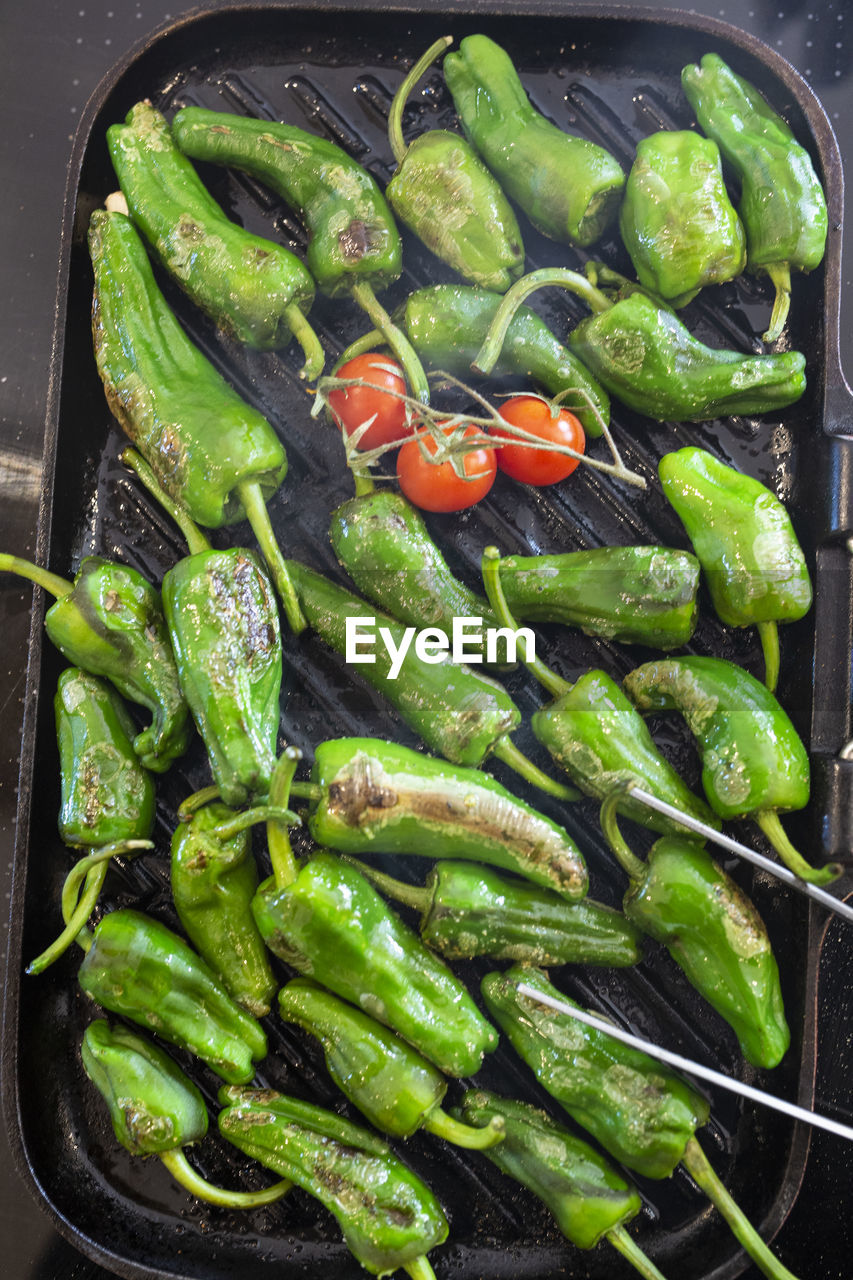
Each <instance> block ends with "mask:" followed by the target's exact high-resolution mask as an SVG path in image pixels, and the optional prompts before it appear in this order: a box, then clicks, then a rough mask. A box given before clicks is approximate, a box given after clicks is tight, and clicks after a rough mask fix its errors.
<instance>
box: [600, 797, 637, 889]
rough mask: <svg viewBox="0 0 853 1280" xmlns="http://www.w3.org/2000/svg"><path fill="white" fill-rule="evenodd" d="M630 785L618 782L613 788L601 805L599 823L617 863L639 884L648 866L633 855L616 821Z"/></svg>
mask: <svg viewBox="0 0 853 1280" xmlns="http://www.w3.org/2000/svg"><path fill="white" fill-rule="evenodd" d="M630 785H631V783H630V782H629V781H625V782H618V783H617V784H616V785H615V786H614V787H611V789H610V790H609V791H608V793H607V795H606V796H605V797H604V801H603V803H602V805H601V810H600V812H599V821H600V823H601V830H602V831H603V832H604V836H605V839H606V840H607V843H608V844H609V845H610V848H611V850H612V851H613V855H614V857H615V858H616V861H617V862H618V863H619V865H620V867H621V868H622V870H623V871H624V872H626V874H627V875H628V877H629V878H630V879H631V881H633V882H635V883H637V882H639V881H641V880H643V879H644V877H645V874H646V864H645V863H644V862H643V861H642V859H641V858H638V857H637V856H636V854H634V853H632V851H631V849H630V848H629V846H628V844H627V842H626V840H625V837H624V836H623V835H622V832H621V831H620V830H619V823H618V822H617V820H616V811H617V808H618V806H619V802H620V800H622V799H624V797H625V795H626V794H627V792H628V788H629V787H630Z"/></svg>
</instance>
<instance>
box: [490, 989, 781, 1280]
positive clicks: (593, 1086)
mask: <svg viewBox="0 0 853 1280" xmlns="http://www.w3.org/2000/svg"><path fill="white" fill-rule="evenodd" d="M519 984H523V985H525V986H527V987H530V988H532V989H533V990H535V991H537V992H539V993H541V994H542V995H545V996H546V997H549V998H551V999H556V1000H559V1001H561V1002H563V1003H564V1004H567V1005H573V1004H574V1003H575V1002H574V1001H573V1000H570V999H568V998H567V997H566V996H565V995H564V994H563V993H562V992H560V991H558V990H557V989H556V988H555V987H553V986H552V985H551V983H550V982H549V981H548V979H547V978H546V977H545V975H544V974H543V973H541V972H540V971H539V970H537V969H531V968H528V967H526V966H525V967H522V966H515V967H514V968H512V969H509V970H507V972H506V973H502V974H501V973H491V974H488V975H487V976H486V977H485V978H484V979H483V983H482V989H483V996H484V998H485V1001H486V1005H487V1007H488V1009H489V1011H490V1013H492V1015H493V1016H494V1018H495V1019H496V1021H497V1022H498V1023H499V1024H500V1026H501V1028H502V1029H503V1031H504V1032H505V1033H506V1035H507V1036H508V1038H509V1040H510V1042H511V1043H512V1046H513V1048H514V1049H515V1050H516V1052H517V1053H518V1055H519V1057H520V1058H522V1060H523V1061H524V1062H526V1063H527V1065H528V1066H529V1067H530V1068H531V1070H532V1071H533V1073H534V1074H535V1076H536V1078H537V1080H538V1081H539V1082H540V1084H541V1085H542V1086H543V1087H544V1088H545V1089H546V1090H547V1092H548V1093H550V1094H551V1096H552V1097H553V1098H555V1099H556V1100H557V1102H559V1103H560V1105H561V1106H563V1107H564V1108H565V1109H566V1111H567V1112H568V1113H569V1115H570V1116H572V1118H573V1119H574V1120H575V1121H576V1122H577V1123H578V1124H580V1125H581V1126H582V1127H583V1128H584V1129H586V1130H587V1131H588V1132H589V1133H591V1134H592V1135H593V1137H595V1138H596V1139H597V1140H598V1141H599V1142H600V1143H601V1145H602V1146H603V1147H604V1149H605V1151H607V1152H608V1153H609V1154H610V1155H612V1156H613V1157H614V1158H615V1159H616V1160H619V1161H620V1162H621V1163H622V1164H624V1165H625V1166H626V1168H628V1169H632V1170H634V1172H636V1173H639V1174H642V1175H643V1176H645V1177H648V1178H667V1177H669V1176H670V1174H672V1173H673V1172H674V1171H675V1168H676V1166H677V1165H679V1164H683V1165H684V1167H685V1169H687V1171H688V1172H689V1173H690V1175H691V1177H692V1178H693V1180H694V1181H695V1182H696V1183H697V1184H698V1185H699V1187H701V1189H702V1190H703V1191H704V1192H705V1194H706V1195H707V1196H708V1197H709V1199H710V1200H711V1201H712V1203H713V1204H714V1206H715V1207H716V1208H717V1209H718V1210H719V1212H720V1213H721V1214H722V1216H723V1217H724V1218H725V1220H726V1222H727V1223H728V1224H729V1226H730V1227H731V1229H732V1232H733V1233H734V1235H735V1236H736V1237H737V1239H738V1241H739V1242H740V1244H741V1245H742V1246H743V1248H744V1249H745V1250H746V1252H747V1253H748V1254H749V1255H750V1257H751V1258H752V1259H753V1261H754V1262H755V1263H757V1265H758V1267H759V1268H760V1270H761V1271H763V1273H764V1274H765V1275H766V1276H767V1277H768V1280H795V1277H793V1276H792V1273H791V1272H790V1271H789V1270H788V1268H787V1267H784V1266H783V1265H782V1263H781V1262H779V1261H778V1259H777V1258H775V1257H774V1255H773V1254H772V1253H771V1252H770V1250H769V1249H768V1247H767V1245H766V1244H765V1243H764V1242H763V1240H762V1239H761V1237H760V1236H759V1235H758V1232H757V1231H756V1230H755V1228H754V1227H753V1226H752V1225H751V1223H750V1222H749V1221H748V1220H747V1218H746V1217H745V1215H744V1213H743V1211H742V1210H741V1209H740V1208H739V1206H738V1205H737V1204H736V1203H735V1201H734V1200H733V1199H732V1197H731V1196H730V1195H729V1193H728V1191H726V1189H725V1187H724V1186H723V1184H722V1183H721V1182H720V1180H719V1178H718V1177H717V1175H716V1173H715V1172H714V1170H713V1168H712V1167H711V1165H710V1163H709V1161H708V1159H707V1157H706V1156H705V1153H704V1152H703V1150H702V1148H701V1146H700V1145H699V1143H698V1142H697V1140H696V1138H695V1137H694V1131H695V1130H696V1129H697V1128H699V1127H700V1126H701V1125H703V1124H705V1122H706V1121H707V1119H708V1115H709V1107H708V1103H707V1102H706V1100H705V1099H704V1098H703V1097H702V1096H701V1095H700V1094H698V1093H697V1092H696V1091H695V1089H693V1088H692V1087H691V1086H690V1085H689V1084H688V1083H687V1082H686V1081H685V1080H683V1079H682V1078H681V1077H680V1076H677V1075H674V1074H673V1073H672V1072H671V1071H669V1070H668V1069H667V1068H666V1067H663V1066H661V1064H660V1063H659V1062H657V1061H655V1059H654V1058H651V1057H649V1056H648V1054H646V1053H643V1052H642V1051H640V1050H638V1049H634V1048H632V1047H630V1046H628V1045H625V1044H623V1043H622V1042H621V1041H619V1040H616V1039H615V1038H614V1037H613V1036H609V1035H607V1034H606V1033H605V1032H604V1031H599V1030H598V1028H596V1027H590V1026H587V1025H586V1024H584V1023H581V1022H580V1021H579V1020H578V1019H576V1018H573V1017H571V1015H570V1014H567V1013H563V1012H560V1011H558V1010H556V1009H554V1008H553V1007H552V1006H550V1005H547V1004H544V1003H542V1002H540V1001H539V1000H536V999H535V998H533V997H531V996H527V995H522V993H521V992H520V991H519V990H518V986H519Z"/></svg>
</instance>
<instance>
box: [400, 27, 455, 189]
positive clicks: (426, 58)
mask: <svg viewBox="0 0 853 1280" xmlns="http://www.w3.org/2000/svg"><path fill="white" fill-rule="evenodd" d="M451 44H453V36H440V37H439V39H438V40H436V41H435V42H434V43H433V44H431V45H430V47H429V48H428V49H427V51H426V53H423V54H421V56H420V57H419V58H418V60H417V62H416V63H415V65H414V66H413V67H412V69H411V70H410V71H409V74H408V75H407V76H406V77H405V79H404V80H403V82H402V84H401V85H400V87H399V89H398V90H397V92H396V93H395V94H394V97H393V100H392V102H391V110H390V111H389V112H388V142H389V143H390V146H391V150H392V152H393V153H394V159H395V160H396V161H397V164H398V165H399V164H402V162H403V158H404V156H405V154H406V152H407V151H408V147H407V146H406V144H405V142H404V141H403V111H404V110H405V107H406V100H407V99H408V97H409V94H410V93H411V92H412V90H413V89H414V87H415V85H416V84H417V82H418V81H419V80H420V78H421V76H422V75H423V74H424V72H425V71H428V70H429V68H430V67H431V66H432V64H433V63H434V62H435V60H436V58H437V57H438V55H439V54H440V53H444V51H445V49H446V48H447V47H448V45H451Z"/></svg>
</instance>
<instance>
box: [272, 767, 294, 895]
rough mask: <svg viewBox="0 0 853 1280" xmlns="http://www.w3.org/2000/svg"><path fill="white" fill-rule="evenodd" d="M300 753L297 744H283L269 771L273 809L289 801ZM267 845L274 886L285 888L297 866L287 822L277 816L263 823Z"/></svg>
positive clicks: (292, 878) (290, 882)
mask: <svg viewBox="0 0 853 1280" xmlns="http://www.w3.org/2000/svg"><path fill="white" fill-rule="evenodd" d="M301 759H302V752H301V751H300V750H299V748H298V747H285V749H284V751H283V752H282V754H281V755H280V756H279V758H278V762H277V764H276V766H275V769H274V770H273V775H272V780H271V782H270V789H269V795H268V796H267V799H268V800H269V803H270V804H271V805H272V806H274V807H275V808H277V809H278V808H280V809H286V808H287V805H288V802H289V800H290V784H291V782H292V781H293V775H294V773H295V772H296V769H297V766H298V764H299V761H300V760H301ZM267 846H268V848H269V853H270V860H271V862H272V870H273V876H274V877H275V883H276V888H278V889H286V888H287V886H288V885H289V884H293V881H294V880H295V879H296V876H297V874H298V871H299V868H298V867H297V865H296V858H295V856H294V853H293V846H292V845H291V843H290V832H289V830H288V828H287V825H286V824H285V823H283V822H281V821H280V820H279V819H278V818H271V819H270V820H269V821H268V822H267Z"/></svg>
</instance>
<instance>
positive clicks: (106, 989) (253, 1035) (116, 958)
mask: <svg viewBox="0 0 853 1280" xmlns="http://www.w3.org/2000/svg"><path fill="white" fill-rule="evenodd" d="M81 945H83V946H85V947H86V948H87V950H86V955H85V956H84V958H83V963H82V964H81V966H80V970H79V973H78V979H79V982H80V986H81V988H82V989H83V991H85V992H86V993H87V995H90V996H91V997H92V999H93V1000H95V1001H97V1003H98V1004H100V1005H102V1006H103V1008H104V1009H107V1010H108V1011H109V1012H110V1013H116V1014H119V1015H121V1016H122V1017H125V1018H129V1019H130V1020H131V1021H132V1022H136V1023H137V1024H138V1025H139V1026H142V1027H145V1028H147V1029H148V1030H149V1031H153V1032H155V1033H156V1034H157V1035H158V1036H160V1037H161V1039H163V1040H168V1041H169V1043H170V1044H174V1045H177V1046H178V1048H180V1049H187V1050H189V1052H190V1053H193V1054H195V1055H196V1057H198V1058H201V1060H202V1061H203V1062H206V1063H207V1065H208V1066H209V1067H210V1068H211V1070H212V1071H215V1072H216V1074H217V1075H219V1076H221V1077H222V1079H223V1080H227V1081H228V1082H229V1083H230V1084H246V1083H247V1082H248V1081H249V1080H251V1078H252V1076H253V1075H254V1073H255V1065H254V1064H255V1062H258V1061H260V1059H261V1058H264V1057H265V1056H266V1052H267V1038H266V1035H265V1034H264V1031H263V1028H262V1027H261V1025H260V1023H259V1022H257V1021H256V1020H255V1019H254V1018H253V1017H252V1016H251V1014H248V1013H246V1011H245V1009H241V1008H240V1006H239V1005H238V1004H236V1003H235V1002H234V1000H232V999H231V997H230V996H229V995H228V992H227V991H226V990H225V988H224V986H223V985H222V983H221V982H220V981H219V979H218V978H217V977H215V976H214V974H213V972H212V971H211V970H210V969H209V968H208V966H207V965H206V964H205V962H204V961H203V960H202V959H201V958H200V957H199V956H197V955H196V954H195V952H194V951H193V950H192V948H191V947H190V946H188V944H187V943H186V942H185V941H184V940H183V938H181V937H180V936H179V935H178V934H177V933H174V932H173V930H171V929H169V928H168V927H167V926H166V925H165V924H163V923H162V922H161V921H159V920H156V919H154V918H153V917H152V916H147V915H143V914H142V912H140V911H134V910H132V909H131V908H121V909H120V910H118V911H111V912H110V913H109V914H108V915H106V916H104V917H103V918H102V919H101V921H100V922H99V923H98V924H97V925H96V927H95V929H94V931H93V933H92V936H91V938H86V939H85V940H84V941H82V940H81Z"/></svg>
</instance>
